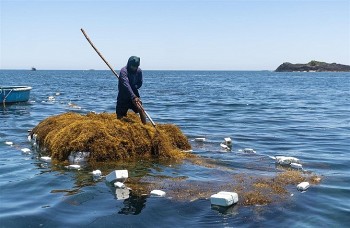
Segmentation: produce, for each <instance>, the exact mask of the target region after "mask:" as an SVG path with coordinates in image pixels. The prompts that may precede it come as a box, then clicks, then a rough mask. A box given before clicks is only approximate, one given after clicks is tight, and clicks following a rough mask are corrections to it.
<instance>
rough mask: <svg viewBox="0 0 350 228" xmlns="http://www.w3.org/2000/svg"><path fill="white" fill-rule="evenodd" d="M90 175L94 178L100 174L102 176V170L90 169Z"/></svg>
mask: <svg viewBox="0 0 350 228" xmlns="http://www.w3.org/2000/svg"><path fill="white" fill-rule="evenodd" d="M92 176H93V177H94V178H100V177H101V176H102V172H101V170H98V169H97V170H94V171H92Z"/></svg>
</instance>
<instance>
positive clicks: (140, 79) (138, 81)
mask: <svg viewBox="0 0 350 228" xmlns="http://www.w3.org/2000/svg"><path fill="white" fill-rule="evenodd" d="M142 82H143V77H142V70H141V69H138V70H137V79H136V84H135V88H136V89H139V88H141V86H142Z"/></svg>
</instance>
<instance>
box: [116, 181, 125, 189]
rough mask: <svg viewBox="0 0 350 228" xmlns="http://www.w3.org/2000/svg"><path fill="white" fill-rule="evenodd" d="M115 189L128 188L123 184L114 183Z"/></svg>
mask: <svg viewBox="0 0 350 228" xmlns="http://www.w3.org/2000/svg"><path fill="white" fill-rule="evenodd" d="M114 187H116V188H125V187H126V186H125V184H123V183H122V182H119V181H116V182H114Z"/></svg>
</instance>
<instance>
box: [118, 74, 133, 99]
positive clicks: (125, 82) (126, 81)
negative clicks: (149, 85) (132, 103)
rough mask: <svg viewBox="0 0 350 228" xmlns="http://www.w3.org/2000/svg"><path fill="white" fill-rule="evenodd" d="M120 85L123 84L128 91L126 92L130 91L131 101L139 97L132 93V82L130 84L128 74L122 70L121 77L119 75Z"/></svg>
mask: <svg viewBox="0 0 350 228" xmlns="http://www.w3.org/2000/svg"><path fill="white" fill-rule="evenodd" d="M119 83H121V84H122V86H123V87H124V88H125V89H126V91H128V93H129V95H130V97H131V100H134V99H135V97H137V96H136V95H135V94H134V92H133V91H132V88H131V86H130V82H129V78H128V75H127V72H126V71H124V70H122V71H120V75H119Z"/></svg>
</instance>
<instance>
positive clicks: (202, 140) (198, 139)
mask: <svg viewBox="0 0 350 228" xmlns="http://www.w3.org/2000/svg"><path fill="white" fill-rule="evenodd" d="M194 141H196V142H205V138H195V139H194Z"/></svg>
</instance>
